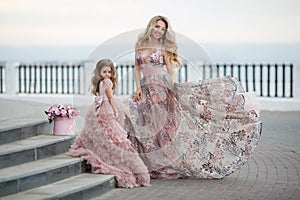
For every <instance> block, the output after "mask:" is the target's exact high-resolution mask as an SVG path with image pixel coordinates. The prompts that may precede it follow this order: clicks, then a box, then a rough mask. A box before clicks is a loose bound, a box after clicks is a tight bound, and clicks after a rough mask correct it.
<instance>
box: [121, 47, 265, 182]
mask: <svg viewBox="0 0 300 200" xmlns="http://www.w3.org/2000/svg"><path fill="white" fill-rule="evenodd" d="M141 55H142V53H141V52H140V51H138V52H137V54H136V59H137V62H138V63H139V64H140V66H141V71H142V74H143V77H142V80H141V86H142V91H143V97H142V102H138V103H137V102H133V101H132V100H129V102H128V103H129V107H130V108H129V113H128V114H127V115H128V116H127V119H126V121H125V123H124V124H125V130H126V131H128V133H129V136H130V139H131V141H132V142H133V145H134V147H135V149H136V150H137V151H138V152H139V153H140V156H141V158H142V159H143V160H144V162H145V164H146V165H147V167H148V169H149V171H150V173H151V177H152V178H185V177H195V178H223V177H224V176H226V175H229V174H231V173H233V172H234V171H235V170H237V169H238V168H239V167H240V166H241V165H243V164H245V163H246V161H247V159H248V158H249V156H250V154H251V153H252V151H253V148H254V147H255V146H256V145H257V143H258V141H259V138H260V134H261V130H262V124H261V121H260V120H259V118H258V115H257V113H256V112H255V111H254V110H245V108H244V105H245V93H244V90H243V87H242V85H241V83H239V82H238V81H237V80H236V79H234V78H231V77H223V78H216V79H209V80H201V81H199V82H198V83H194V82H188V83H175V84H172V81H171V80H170V78H169V75H168V73H167V71H166V70H165V67H164V61H163V57H162V55H161V49H159V48H158V49H155V50H153V52H152V53H151V54H150V55H148V56H147V58H146V59H143V58H142V56H141Z"/></svg>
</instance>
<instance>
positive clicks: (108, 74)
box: [100, 66, 112, 79]
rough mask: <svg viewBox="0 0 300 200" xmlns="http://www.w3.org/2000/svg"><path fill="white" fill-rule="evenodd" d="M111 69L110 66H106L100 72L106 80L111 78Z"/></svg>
mask: <svg viewBox="0 0 300 200" xmlns="http://www.w3.org/2000/svg"><path fill="white" fill-rule="evenodd" d="M111 74H112V72H111V67H110V66H105V67H103V68H102V69H101V72H100V76H101V77H102V78H103V79H105V78H109V79H110V78H111Z"/></svg>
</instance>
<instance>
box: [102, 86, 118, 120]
mask: <svg viewBox="0 0 300 200" xmlns="http://www.w3.org/2000/svg"><path fill="white" fill-rule="evenodd" d="M105 93H106V96H107V98H108V100H109V102H110V104H111V107H112V108H113V110H114V114H115V117H116V118H118V117H119V112H118V109H117V107H116V104H115V101H114V98H113V91H112V89H111V88H110V87H107V88H106V89H105Z"/></svg>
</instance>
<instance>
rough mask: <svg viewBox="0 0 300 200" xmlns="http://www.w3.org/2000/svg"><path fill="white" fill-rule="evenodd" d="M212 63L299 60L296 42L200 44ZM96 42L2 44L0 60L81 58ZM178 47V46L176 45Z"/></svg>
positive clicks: (62, 59) (299, 48)
mask: <svg viewBox="0 0 300 200" xmlns="http://www.w3.org/2000/svg"><path fill="white" fill-rule="evenodd" d="M199 45H200V46H201V47H203V48H204V50H205V51H206V52H207V54H208V55H209V56H210V58H211V59H212V60H213V62H214V63H220V64H222V63H241V64H243V63H249V64H251V63H293V62H295V61H300V43H296V44H250V43H249V44H246V43H242V44H212V43H205V44H201V43H199ZM96 47H97V45H95V46H93V45H85V46H83V45H82V46H1V45H0V61H2V62H6V61H24V62H30V61H34V62H39V61H81V60H85V59H86V58H87V57H88V56H89V54H90V53H91V52H92V51H93V50H94V49H95V48H96ZM179 48H180V46H179Z"/></svg>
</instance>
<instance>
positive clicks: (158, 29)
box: [151, 20, 167, 39]
mask: <svg viewBox="0 0 300 200" xmlns="http://www.w3.org/2000/svg"><path fill="white" fill-rule="evenodd" d="M166 30H167V28H166V24H165V22H163V21H162V20H158V21H157V22H156V24H155V26H154V28H153V29H152V33H151V35H152V37H154V38H155V39H160V38H161V37H162V36H163V35H164V34H165V32H166Z"/></svg>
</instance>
